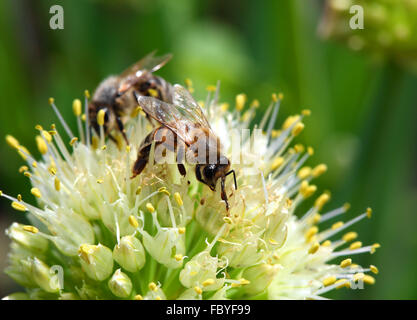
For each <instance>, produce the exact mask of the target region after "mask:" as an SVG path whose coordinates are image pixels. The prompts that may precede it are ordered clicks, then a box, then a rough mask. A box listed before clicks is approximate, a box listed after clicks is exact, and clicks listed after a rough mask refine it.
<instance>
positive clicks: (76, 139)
mask: <svg viewBox="0 0 417 320" xmlns="http://www.w3.org/2000/svg"><path fill="white" fill-rule="evenodd" d="M77 141H78V138H77V137H74V138H72V139H71V141H70V143H69V144H70V146H71V147H72V146H73V145H74V144H75V143H76V142H77Z"/></svg>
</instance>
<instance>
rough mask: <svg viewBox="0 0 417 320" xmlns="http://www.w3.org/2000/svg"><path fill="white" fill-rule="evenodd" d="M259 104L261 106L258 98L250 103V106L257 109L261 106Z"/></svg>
mask: <svg viewBox="0 0 417 320" xmlns="http://www.w3.org/2000/svg"><path fill="white" fill-rule="evenodd" d="M259 106H260V103H259V100H258V99H255V100H253V101H252V103H251V104H250V107H251V108H255V109H256V108H259Z"/></svg>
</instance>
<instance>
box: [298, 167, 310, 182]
mask: <svg viewBox="0 0 417 320" xmlns="http://www.w3.org/2000/svg"><path fill="white" fill-rule="evenodd" d="M310 173H311V168H310V167H302V168H301V169H300V170H299V171H298V174H297V175H298V177H299V178H300V179H301V180H303V179H305V178H307V177H308V176H309V175H310Z"/></svg>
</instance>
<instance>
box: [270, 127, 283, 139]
mask: <svg viewBox="0 0 417 320" xmlns="http://www.w3.org/2000/svg"><path fill="white" fill-rule="evenodd" d="M280 134H281V130H275V129H273V130H272V131H271V138H273V139H275V138H276V137H278V136H279V135H280Z"/></svg>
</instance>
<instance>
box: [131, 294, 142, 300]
mask: <svg viewBox="0 0 417 320" xmlns="http://www.w3.org/2000/svg"><path fill="white" fill-rule="evenodd" d="M133 300H143V297H142V296H141V295H140V294H137V295H136V296H134V297H133Z"/></svg>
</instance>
